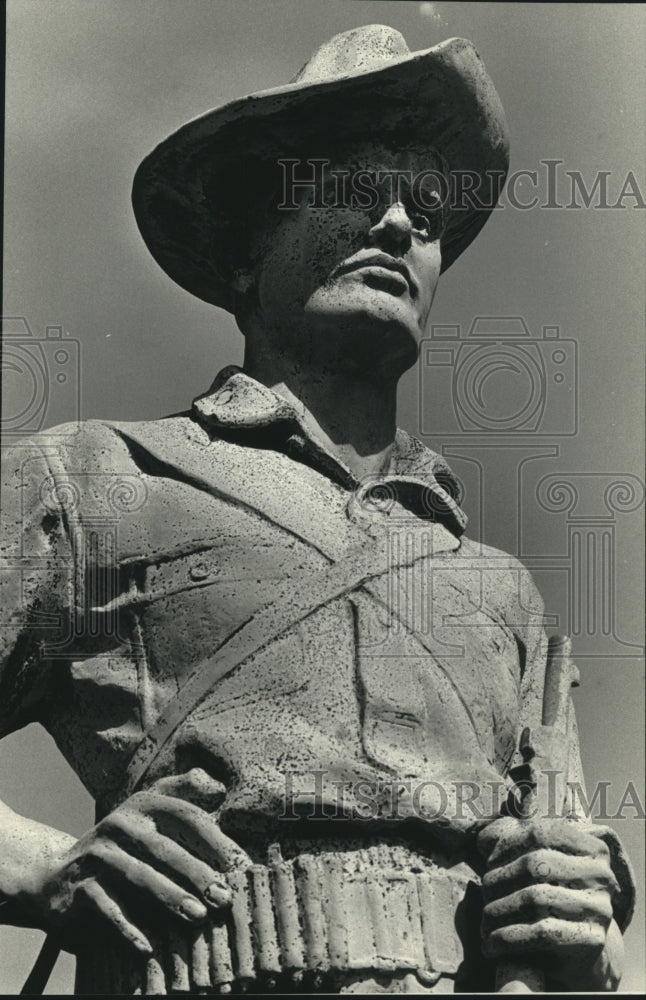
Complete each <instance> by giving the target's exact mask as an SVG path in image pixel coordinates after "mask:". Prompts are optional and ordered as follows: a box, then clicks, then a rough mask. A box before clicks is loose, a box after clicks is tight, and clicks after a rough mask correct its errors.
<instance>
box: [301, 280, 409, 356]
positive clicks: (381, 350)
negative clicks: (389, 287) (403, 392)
mask: <svg viewBox="0 0 646 1000" xmlns="http://www.w3.org/2000/svg"><path fill="white" fill-rule="evenodd" d="M339 291H340V290H337V289H326V290H325V291H319V293H317V294H315V295H314V296H312V298H311V299H310V300H309V302H308V303H307V306H306V309H305V311H306V313H307V314H308V315H309V319H310V321H312V320H314V323H315V325H316V326H318V327H319V329H320V328H321V327H325V328H327V335H328V336H329V337H330V339H331V340H333V341H334V342H335V343H336V345H337V348H338V351H339V354H345V356H346V357H347V359H348V360H354V361H355V362H356V363H358V362H359V361H360V362H361V364H362V365H363V366H367V367H369V368H383V369H384V370H386V371H388V368H389V365H390V366H392V365H395V366H396V367H398V368H401V371H406V369H407V368H410V367H411V365H413V364H415V361H416V360H417V356H418V353H419V344H420V339H421V332H420V326H419V321H418V317H417V315H416V313H415V311H414V309H413V308H412V305H411V302H410V299H409V298H408V296H394V295H392V294H390V293H388V292H375V290H374V289H368V288H367V286H365V285H364V286H361V285H359V286H355V290H354V291H353V293H352V294H347V292H346V294H343V293H341V294H339V293H338V292H339Z"/></svg>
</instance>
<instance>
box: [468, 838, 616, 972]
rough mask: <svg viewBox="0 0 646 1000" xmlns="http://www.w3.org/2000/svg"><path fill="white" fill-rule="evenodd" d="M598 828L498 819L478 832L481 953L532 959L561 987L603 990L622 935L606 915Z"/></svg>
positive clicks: (608, 878) (608, 905)
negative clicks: (481, 867)
mask: <svg viewBox="0 0 646 1000" xmlns="http://www.w3.org/2000/svg"><path fill="white" fill-rule="evenodd" d="M603 833H604V828H603V827H596V828H595V827H592V826H586V825H583V824H582V823H579V822H576V821H572V820H565V819H541V820H518V819H512V818H503V819H498V820H495V821H494V822H493V823H490V824H489V825H488V826H487V827H485V829H484V830H483V831H482V832H481V833H480V836H479V838H478V847H479V849H480V851H481V853H482V855H483V856H484V858H485V859H486V862H487V869H486V873H485V876H484V879H483V896H484V902H485V907H484V913H483V920H482V938H483V951H484V954H485V955H486V956H487V957H489V958H493V959H500V960H509V959H512V960H529V961H530V962H531V961H532V960H533V961H534V962H535V963H536V964H538V965H541V966H542V967H543V968H544V969H545V971H546V974H547V976H548V977H549V980H550V981H553V982H554V983H555V984H556V985H558V986H560V987H561V988H565V989H568V990H611V989H615V988H616V985H617V983H618V981H619V979H620V977H621V971H622V964H623V942H622V938H621V933H620V931H619V928H618V927H617V925H616V923H615V922H614V920H613V916H612V913H613V911H612V897H613V895H614V893H616V892H617V891H618V884H617V881H616V879H615V876H614V875H613V872H612V869H611V867H610V853H609V851H608V848H607V846H606V844H605V843H604V842H603V840H601V839H600V837H601V835H602V834H603Z"/></svg>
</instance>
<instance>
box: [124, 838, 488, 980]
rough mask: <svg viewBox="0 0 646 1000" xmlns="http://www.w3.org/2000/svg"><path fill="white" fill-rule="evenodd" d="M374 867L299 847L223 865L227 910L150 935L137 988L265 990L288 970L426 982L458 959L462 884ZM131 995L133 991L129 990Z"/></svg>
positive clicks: (422, 871)
mask: <svg viewBox="0 0 646 1000" xmlns="http://www.w3.org/2000/svg"><path fill="white" fill-rule="evenodd" d="M383 860H384V859H383V851H382V859H381V862H380V864H378V865H377V864H375V862H374V856H371V855H370V853H369V852H368V851H361V850H359V851H356V850H353V851H345V852H344V851H335V852H323V853H312V854H300V855H299V856H298V857H296V858H293V859H291V860H283V859H282V857H281V856H280V852H279V851H277V850H274V851H272V848H270V851H269V862H268V864H255V865H252V866H251V867H250V868H248V869H246V870H245V871H236V872H230V873H229V874H228V875H227V880H228V882H229V885H230V886H231V890H232V894H233V903H232V906H231V908H230V909H228V910H224V911H222V913H221V914H220V915H219V916H217V917H215V918H213V919H212V920H211V921H210V922H209V923H207V924H204V925H203V926H202V927H200V928H199V929H193V930H190V931H185V930H184V929H183V928H182V929H179V928H175V929H173V930H171V931H170V932H169V933H168V934H164V937H163V940H162V939H160V940H158V942H157V947H156V948H155V954H154V955H153V956H152V957H151V958H150V959H149V961H148V964H147V969H146V976H145V982H143V983H142V985H141V992H143V993H146V994H157V995H159V994H167V993H189V992H190V993H196V992H199V993H210V992H216V993H217V992H230V991H231V990H240V989H254V988H255V987H263V986H264V987H266V988H271V987H272V986H275V985H276V983H277V982H281V981H283V980H284V979H285V977H287V978H288V979H289V978H291V979H292V980H296V981H298V980H299V979H300V978H301V977H303V976H306V977H307V978H308V980H309V979H310V977H313V978H314V980H315V981H316V980H318V981H319V982H323V983H324V982H325V981H326V980H328V981H329V977H330V976H336V975H338V974H339V973H341V974H343V973H346V974H348V973H356V972H358V971H360V970H365V971H366V972H368V971H370V972H373V973H386V972H390V973H397V972H406V971H409V972H415V973H416V974H417V975H418V977H419V979H420V981H421V982H422V983H427V984H428V985H432V984H433V983H435V982H436V981H437V980H438V978H439V975H440V974H444V975H448V976H454V975H455V974H456V972H457V970H458V967H459V966H460V964H461V962H462V958H463V953H462V946H461V942H460V940H459V938H458V936H457V933H456V931H455V915H456V911H457V908H458V906H459V905H460V903H461V901H462V899H463V898H464V895H465V892H466V888H467V885H468V883H469V881H472V880H475V878H476V876H472V877H471V878H470V877H469V876H468V875H466V874H465V873H464V871H460V872H459V873H456V872H455V871H451V870H450V869H443V868H438V867H431V866H429V864H428V860H427V859H424V865H422V864H420V865H414V864H413V865H409V866H407V870H406V869H404V868H403V867H402V866H400V865H397V866H395V864H391V865H388V864H386V865H385V866H384V865H383ZM137 992H139V991H137Z"/></svg>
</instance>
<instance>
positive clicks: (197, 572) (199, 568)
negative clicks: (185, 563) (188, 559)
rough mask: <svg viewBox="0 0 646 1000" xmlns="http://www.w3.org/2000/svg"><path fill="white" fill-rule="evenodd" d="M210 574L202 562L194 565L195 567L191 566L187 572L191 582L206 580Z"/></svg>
mask: <svg viewBox="0 0 646 1000" xmlns="http://www.w3.org/2000/svg"><path fill="white" fill-rule="evenodd" d="M210 574H211V570H210V569H209V567H208V566H207V565H206V563H204V562H198V563H195V565H194V566H191V568H190V569H189V571H188V575H189V576H190V578H191V580H195V581H197V580H206V578H207V576H210Z"/></svg>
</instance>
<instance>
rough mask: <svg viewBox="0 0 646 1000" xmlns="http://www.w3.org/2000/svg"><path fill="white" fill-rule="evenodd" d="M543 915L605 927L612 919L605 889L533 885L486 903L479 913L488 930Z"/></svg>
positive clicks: (527, 921) (530, 920)
mask: <svg viewBox="0 0 646 1000" xmlns="http://www.w3.org/2000/svg"><path fill="white" fill-rule="evenodd" d="M546 917H556V918H558V919H559V920H570V921H575V922H576V921H591V922H596V923H598V924H600V925H601V926H602V927H604V928H607V927H608V926H609V925H610V921H611V920H612V903H611V902H610V897H609V896H608V893H607V892H599V891H595V890H584V891H580V890H576V889H574V890H573V889H566V888H564V887H563V886H556V885H534V886H531V887H529V888H527V889H520V890H519V891H518V892H514V893H512V894H511V895H510V896H505V897H504V898H502V899H496V900H494V901H493V902H491V903H488V904H487V906H485V908H484V912H483V915H482V930H483V933H484V934H489V933H490V932H491V931H494V930H497V929H498V928H500V927H503V926H505V925H513V924H519V923H528V924H531V923H538V922H539V921H541V920H544V919H545V918H546Z"/></svg>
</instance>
